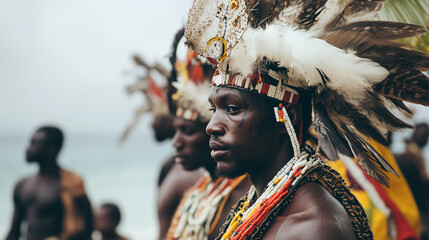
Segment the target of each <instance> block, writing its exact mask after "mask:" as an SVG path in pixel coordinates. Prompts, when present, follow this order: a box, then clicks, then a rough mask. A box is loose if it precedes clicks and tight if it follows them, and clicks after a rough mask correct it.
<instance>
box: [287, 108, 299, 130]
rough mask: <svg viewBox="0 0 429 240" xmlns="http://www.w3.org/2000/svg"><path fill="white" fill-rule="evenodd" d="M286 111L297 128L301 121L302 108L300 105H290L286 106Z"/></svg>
mask: <svg viewBox="0 0 429 240" xmlns="http://www.w3.org/2000/svg"><path fill="white" fill-rule="evenodd" d="M286 111H287V113H288V115H289V119H290V121H291V122H292V125H293V126H297V125H298V124H299V122H300V121H301V117H302V107H301V105H300V104H288V105H287V106H286Z"/></svg>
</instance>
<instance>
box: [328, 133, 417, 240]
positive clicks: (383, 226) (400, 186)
mask: <svg viewBox="0 0 429 240" xmlns="http://www.w3.org/2000/svg"><path fill="white" fill-rule="evenodd" d="M368 142H369V143H370V144H371V145H372V146H373V147H374V148H375V149H376V150H377V151H378V152H379V153H380V154H381V155H382V156H383V157H384V159H386V161H387V162H388V163H389V164H390V165H391V166H392V167H393V169H395V170H396V172H397V173H398V174H399V176H400V178H397V177H396V176H395V175H393V174H392V173H387V176H388V177H389V183H390V188H387V187H385V186H384V185H383V186H382V187H383V189H384V191H385V192H386V193H387V194H388V196H389V198H390V199H391V200H392V201H393V202H394V203H395V205H396V206H397V207H398V208H399V210H400V212H401V213H402V214H403V215H404V217H405V219H406V220H407V222H408V223H409V225H410V226H411V227H412V228H413V230H414V232H415V233H416V234H417V236H419V234H420V217H419V211H418V208H417V204H416V201H415V200H414V197H413V195H412V193H411V190H410V187H409V186H408V183H407V181H406V180H405V177H404V175H403V174H402V172H401V170H400V169H399V166H398V164H397V163H396V160H395V158H394V157H393V155H392V153H391V152H390V151H389V149H388V148H387V147H385V146H383V145H382V144H379V143H377V142H376V141H374V140H372V139H371V140H368ZM328 164H329V165H330V166H331V167H332V168H333V169H335V170H337V171H338V172H339V173H340V174H341V175H342V177H343V178H344V180H345V181H346V182H347V184H350V180H349V178H348V174H347V171H346V168H345V166H344V164H343V162H342V161H336V162H333V161H329V163H328ZM351 192H352V193H353V194H354V195H355V196H356V198H357V199H358V200H359V202H360V203H361V204H362V206H363V208H364V209H365V212H366V214H367V216H368V219H369V222H370V225H371V228H372V231H373V233H374V239H377V240H384V239H389V240H395V239H390V237H389V236H388V233H387V218H386V216H385V215H384V214H383V213H382V212H381V211H379V210H378V209H377V208H376V207H375V206H374V204H372V202H371V200H370V198H369V195H368V194H367V193H366V192H364V191H362V190H357V189H351Z"/></svg>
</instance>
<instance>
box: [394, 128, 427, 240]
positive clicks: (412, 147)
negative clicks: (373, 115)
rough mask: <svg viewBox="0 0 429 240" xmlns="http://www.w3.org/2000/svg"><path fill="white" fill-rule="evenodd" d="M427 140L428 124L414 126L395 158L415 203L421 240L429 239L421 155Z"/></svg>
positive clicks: (425, 188)
mask: <svg viewBox="0 0 429 240" xmlns="http://www.w3.org/2000/svg"><path fill="white" fill-rule="evenodd" d="M428 138H429V126H428V124H427V123H419V124H416V126H415V129H414V132H413V134H412V136H411V138H410V139H407V140H406V144H407V146H406V149H405V152H403V153H401V154H398V155H396V156H395V158H396V160H397V161H398V165H399V167H400V168H401V171H402V172H403V173H404V176H405V178H406V180H407V182H408V184H409V186H410V189H411V191H412V193H413V196H414V198H415V199H416V202H417V206H418V209H419V213H420V223H421V231H420V237H421V239H422V240H426V239H429V177H428V174H427V170H426V162H425V160H426V159H425V157H424V155H423V148H424V147H425V146H426V144H427V142H428Z"/></svg>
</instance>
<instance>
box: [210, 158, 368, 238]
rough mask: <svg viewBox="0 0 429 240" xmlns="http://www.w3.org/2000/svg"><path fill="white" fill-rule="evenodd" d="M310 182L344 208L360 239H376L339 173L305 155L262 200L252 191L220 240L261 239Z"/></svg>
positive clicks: (238, 206)
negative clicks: (317, 184)
mask: <svg viewBox="0 0 429 240" xmlns="http://www.w3.org/2000/svg"><path fill="white" fill-rule="evenodd" d="M309 182H316V183H319V184H321V185H322V186H323V187H325V188H326V189H327V190H328V191H329V192H330V193H331V195H332V196H334V197H335V198H336V199H337V200H338V201H339V202H340V203H341V204H342V205H343V206H344V208H345V210H346V211H347V214H348V216H349V218H350V221H351V223H352V225H353V229H354V232H355V235H356V239H372V238H373V236H372V232H371V230H370V227H369V223H368V219H367V217H366V214H365V212H364V210H363V208H362V206H361V205H360V203H359V202H358V200H357V199H356V198H355V197H354V195H353V194H351V193H350V191H349V189H348V188H347V187H346V185H345V183H344V180H343V179H342V177H341V176H340V175H339V173H337V172H336V171H334V170H333V169H331V168H330V167H329V166H328V165H326V164H324V163H322V162H321V160H320V159H319V158H314V157H312V156H310V154H309V153H308V151H303V152H302V153H301V157H300V158H299V159H297V160H294V159H292V160H291V161H289V163H288V164H287V165H286V166H285V167H284V168H283V169H282V170H280V171H279V173H278V174H277V176H276V177H274V178H273V180H272V181H271V182H270V183H269V184H268V186H267V188H266V189H265V191H264V193H263V194H262V195H261V196H260V197H259V198H258V199H256V192H255V189H254V187H252V188H251V189H250V191H249V192H248V193H247V195H246V196H245V197H243V198H242V199H241V200H240V201H239V202H238V203H237V204H236V206H235V207H234V208H233V210H232V211H231V212H230V215H229V217H228V220H227V222H226V224H225V225H224V226H223V228H222V230H221V234H220V235H219V237H218V238H217V240H239V239H246V240H247V239H261V238H262V237H263V235H264V234H265V233H266V231H267V230H268V229H269V227H270V226H271V224H272V223H273V222H274V219H275V218H276V216H278V215H280V214H281V213H282V212H283V211H284V210H285V209H286V208H287V207H288V205H289V204H290V203H291V202H292V200H293V198H294V196H295V193H296V191H297V190H298V189H299V188H300V187H301V186H302V185H304V184H305V183H309Z"/></svg>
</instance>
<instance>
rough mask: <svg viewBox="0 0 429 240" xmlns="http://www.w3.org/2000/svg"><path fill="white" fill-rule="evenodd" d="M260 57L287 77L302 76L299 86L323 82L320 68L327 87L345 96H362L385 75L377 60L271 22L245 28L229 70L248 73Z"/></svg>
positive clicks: (294, 78) (386, 73)
mask: <svg viewBox="0 0 429 240" xmlns="http://www.w3.org/2000/svg"><path fill="white" fill-rule="evenodd" d="M309 56H311V57H309ZM262 57H266V58H268V59H269V60H272V61H274V62H279V65H280V66H282V67H285V68H287V69H289V70H290V73H293V74H289V78H290V79H289V80H292V81H302V80H303V79H305V81H306V82H302V83H301V84H300V85H302V86H305V85H308V86H317V85H319V84H322V83H323V81H322V78H321V77H320V74H319V72H318V71H317V69H319V70H321V71H323V73H324V74H326V75H327V76H328V77H329V79H330V80H331V82H330V83H328V85H329V86H328V87H330V88H332V89H334V90H336V91H338V92H339V93H343V94H347V95H349V94H355V95H361V94H362V93H363V92H364V91H368V90H371V85H373V84H375V83H379V82H381V81H383V80H384V79H385V78H386V76H387V75H388V71H387V70H386V69H385V68H383V67H381V66H380V65H379V64H378V63H375V62H373V61H371V60H369V59H365V58H360V57H358V56H356V55H354V54H353V53H351V52H346V51H344V50H342V49H339V48H336V47H334V46H332V45H330V44H328V43H327V42H325V41H324V40H321V39H319V38H316V37H314V36H313V35H312V34H311V33H309V32H305V31H302V30H298V29H292V28H285V26H281V25H280V24H274V23H273V24H270V25H268V26H267V27H266V29H261V28H258V29H254V28H248V29H247V31H246V32H245V34H244V35H243V38H242V39H241V41H240V42H239V43H238V44H237V46H236V47H234V49H232V50H231V54H230V56H229V59H228V60H227V61H228V63H229V67H230V70H231V71H232V72H240V73H242V74H243V75H249V74H252V73H254V71H255V69H256V68H257V67H258V66H257V65H256V63H257V62H258V60H261V59H262Z"/></svg>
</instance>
